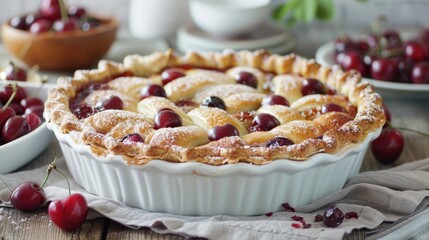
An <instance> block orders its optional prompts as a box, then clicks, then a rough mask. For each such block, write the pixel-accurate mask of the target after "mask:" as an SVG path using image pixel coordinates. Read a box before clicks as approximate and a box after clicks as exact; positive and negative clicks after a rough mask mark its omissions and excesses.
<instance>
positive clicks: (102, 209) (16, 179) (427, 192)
mask: <svg viewBox="0 0 429 240" xmlns="http://www.w3.org/2000/svg"><path fill="white" fill-rule="evenodd" d="M57 167H58V168H59V169H61V171H62V172H63V173H65V175H66V176H67V177H68V179H69V181H70V184H71V190H72V193H74V192H79V193H82V194H83V195H84V196H85V198H86V200H87V202H88V206H89V208H90V209H91V211H90V214H89V216H88V218H95V217H99V216H100V215H102V216H105V217H107V218H109V219H112V220H114V221H117V222H119V223H121V224H123V225H125V226H128V227H130V228H141V227H148V228H151V229H152V230H153V231H155V232H158V233H163V234H164V233H171V234H179V235H182V236H184V237H198V238H208V239H342V237H343V236H344V234H345V233H350V232H351V231H352V230H354V229H362V228H368V229H374V228H376V227H377V226H379V225H380V224H381V223H382V222H383V221H397V220H398V219H400V218H403V217H406V216H409V215H411V214H413V213H415V212H418V211H421V210H422V209H425V208H426V207H427V206H428V205H429V158H427V159H423V160H419V161H415V162H411V163H406V164H404V165H401V166H398V167H395V168H391V169H389V170H383V171H372V172H364V173H360V174H358V175H356V176H354V177H352V178H351V179H350V180H349V181H348V183H347V184H346V186H344V188H343V189H342V190H341V191H338V192H336V193H333V194H331V195H329V196H327V197H325V198H323V199H320V200H318V201H315V202H313V203H311V204H308V205H306V206H302V207H298V208H296V212H289V211H281V212H276V213H273V215H272V216H266V215H262V216H250V217H234V216H211V217H201V216H178V215H172V214H165V213H153V212H148V211H145V210H142V209H136V208H130V207H128V206H126V205H124V204H122V203H120V202H117V201H114V200H111V199H105V198H101V197H98V196H96V195H93V194H90V193H88V192H86V191H85V190H84V189H83V188H81V187H80V186H78V185H77V184H76V183H75V182H74V181H73V179H72V177H71V175H70V174H69V172H68V171H67V166H66V164H65V161H64V159H63V158H60V159H59V160H58V161H57ZM46 168H47V166H43V167H40V168H37V169H34V170H30V171H21V172H16V173H12V174H8V175H0V206H1V207H10V204H9V197H10V194H11V192H12V190H13V189H14V188H15V187H16V186H18V185H19V184H20V183H22V182H25V181H35V182H39V183H40V182H41V181H42V180H43V178H44V175H45V172H46ZM44 190H45V193H46V197H47V200H48V201H53V200H58V199H62V198H64V197H66V196H67V195H68V189H67V183H66V180H65V179H64V178H63V177H62V176H61V175H59V174H58V173H56V172H55V171H53V172H52V174H51V176H50V178H49V180H48V183H47V185H46V186H45V188H44ZM330 205H336V206H337V207H338V208H339V209H341V210H342V211H343V212H344V213H346V212H349V211H354V212H357V213H358V215H359V218H358V219H344V222H343V223H342V224H341V225H339V226H338V227H336V228H328V227H326V226H325V225H324V224H323V222H314V217H315V216H316V215H317V214H323V212H324V211H325V209H326V208H327V206H330ZM292 207H293V206H292ZM295 215H297V216H301V217H303V218H304V221H305V222H306V223H309V224H311V227H310V228H307V229H304V228H295V227H293V226H292V223H298V224H299V222H297V221H294V220H292V219H291V217H292V216H295ZM300 226H302V224H301V225H300Z"/></svg>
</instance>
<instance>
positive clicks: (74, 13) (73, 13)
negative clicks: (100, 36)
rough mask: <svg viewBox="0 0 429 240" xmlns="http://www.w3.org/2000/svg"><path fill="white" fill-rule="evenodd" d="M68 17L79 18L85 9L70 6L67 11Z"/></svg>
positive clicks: (84, 12)
mask: <svg viewBox="0 0 429 240" xmlns="http://www.w3.org/2000/svg"><path fill="white" fill-rule="evenodd" d="M67 13H68V15H69V17H76V18H81V17H83V16H84V15H85V14H86V9H85V8H83V7H78V6H70V7H69V8H68V9H67Z"/></svg>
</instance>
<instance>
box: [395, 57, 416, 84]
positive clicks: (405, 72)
mask: <svg viewBox="0 0 429 240" xmlns="http://www.w3.org/2000/svg"><path fill="white" fill-rule="evenodd" d="M413 65H414V62H413V60H411V59H407V58H399V59H398V62H397V68H398V75H399V76H398V80H399V82H402V83H411V70H412V68H413Z"/></svg>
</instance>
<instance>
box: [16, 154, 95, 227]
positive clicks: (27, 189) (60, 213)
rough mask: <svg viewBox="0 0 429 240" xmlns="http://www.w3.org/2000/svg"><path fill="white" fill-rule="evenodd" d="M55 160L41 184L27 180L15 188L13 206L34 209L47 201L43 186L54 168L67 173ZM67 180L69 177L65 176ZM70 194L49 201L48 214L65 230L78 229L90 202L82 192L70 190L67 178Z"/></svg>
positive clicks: (26, 209)
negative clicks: (60, 168) (58, 167)
mask: <svg viewBox="0 0 429 240" xmlns="http://www.w3.org/2000/svg"><path fill="white" fill-rule="evenodd" d="M55 161H56V158H55V160H54V161H53V162H52V163H51V164H50V165H49V167H48V169H47V174H46V177H45V180H44V181H43V183H42V184H41V185H40V186H39V185H38V184H37V183H35V182H25V183H22V184H20V185H19V186H18V187H17V188H15V189H14V190H13V192H12V194H11V196H10V202H11V204H12V206H13V207H14V208H16V209H18V210H21V211H32V210H35V209H37V208H38V207H40V206H41V205H42V204H44V203H45V202H46V196H45V192H44V191H43V186H44V185H45V183H46V181H47V180H48V178H49V175H50V173H51V172H52V170H55V171H56V172H58V173H59V174H61V175H63V176H64V177H65V175H64V174H63V173H62V172H61V171H60V170H58V169H57V167H56V165H55ZM65 178H66V180H67V177H65ZM67 184H68V188H69V195H68V196H67V197H66V198H64V199H61V200H57V201H53V202H51V203H49V207H48V215H49V217H50V218H51V221H52V222H53V223H54V224H55V225H57V226H58V227H59V228H61V229H63V230H64V231H74V230H76V229H78V228H79V227H80V226H81V225H82V224H83V223H84V222H85V219H86V216H87V215H88V204H87V202H86V199H85V197H84V196H83V195H82V194H80V193H73V194H71V192H70V184H69V182H68V180H67Z"/></svg>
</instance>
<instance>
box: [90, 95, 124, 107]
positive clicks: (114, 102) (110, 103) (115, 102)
mask: <svg viewBox="0 0 429 240" xmlns="http://www.w3.org/2000/svg"><path fill="white" fill-rule="evenodd" d="M95 108H96V109H98V110H99V111H103V110H107V109H116V110H122V109H124V102H123V101H122V99H121V98H120V97H118V96H115V95H112V96H107V97H105V98H103V99H102V100H101V101H99V102H97V104H96V105H95Z"/></svg>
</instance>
